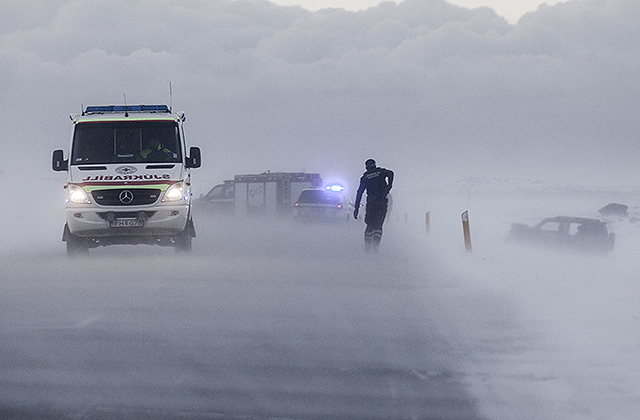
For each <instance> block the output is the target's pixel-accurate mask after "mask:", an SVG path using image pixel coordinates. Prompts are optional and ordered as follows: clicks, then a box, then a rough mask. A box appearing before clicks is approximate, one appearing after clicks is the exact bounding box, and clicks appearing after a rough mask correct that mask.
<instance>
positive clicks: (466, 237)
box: [462, 210, 471, 252]
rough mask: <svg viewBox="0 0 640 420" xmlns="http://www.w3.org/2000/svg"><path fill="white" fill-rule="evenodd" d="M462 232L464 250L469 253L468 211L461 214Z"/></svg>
mask: <svg viewBox="0 0 640 420" xmlns="http://www.w3.org/2000/svg"><path fill="white" fill-rule="evenodd" d="M462 231H463V232H464V248H465V249H466V250H467V252H471V233H470V231H469V210H465V211H464V213H462Z"/></svg>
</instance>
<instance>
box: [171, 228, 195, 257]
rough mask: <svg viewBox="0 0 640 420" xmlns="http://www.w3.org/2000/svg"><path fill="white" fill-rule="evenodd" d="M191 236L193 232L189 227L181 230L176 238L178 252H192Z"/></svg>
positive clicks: (175, 243)
mask: <svg viewBox="0 0 640 420" xmlns="http://www.w3.org/2000/svg"><path fill="white" fill-rule="evenodd" d="M191 238H192V237H191V232H190V230H189V229H185V230H183V231H182V232H180V234H179V235H177V236H176V237H175V238H174V246H175V248H176V252H190V251H191Z"/></svg>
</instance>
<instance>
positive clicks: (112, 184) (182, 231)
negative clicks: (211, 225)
mask: <svg viewBox="0 0 640 420" xmlns="http://www.w3.org/2000/svg"><path fill="white" fill-rule="evenodd" d="M71 118H72V120H73V132H72V136H71V147H70V150H71V153H70V156H69V158H68V159H67V160H65V159H64V152H63V151H62V150H55V151H54V152H53V170H54V171H66V172H67V174H68V175H67V184H66V186H65V188H66V190H67V199H66V206H65V212H66V224H65V226H64V233H63V236H62V240H63V241H66V243H67V253H69V254H79V253H86V252H87V250H88V249H89V248H94V247H98V246H106V245H113V244H153V245H166V246H174V247H175V248H176V250H181V251H188V250H190V249H191V239H192V238H193V237H195V228H194V225H193V220H192V218H191V176H190V169H191V168H199V167H200V163H201V159H200V149H199V148H197V147H191V148H190V149H189V151H188V155H187V149H186V145H185V138H184V131H183V127H182V125H183V122H184V120H185V117H184V114H174V113H172V112H171V111H170V110H169V108H168V107H167V106H166V105H124V106H113V105H109V106H89V107H86V108H85V109H84V110H83V112H82V114H80V115H76V116H72V117H71Z"/></svg>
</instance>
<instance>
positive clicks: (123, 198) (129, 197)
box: [120, 190, 133, 204]
mask: <svg viewBox="0 0 640 420" xmlns="http://www.w3.org/2000/svg"><path fill="white" fill-rule="evenodd" d="M132 201H133V193H132V192H131V191H129V190H124V191H122V192H121V193H120V202H121V203H122V204H131V202H132Z"/></svg>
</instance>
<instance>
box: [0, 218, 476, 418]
mask: <svg viewBox="0 0 640 420" xmlns="http://www.w3.org/2000/svg"><path fill="white" fill-rule="evenodd" d="M196 230H197V232H198V237H197V238H196V239H194V249H193V252H192V254H191V255H188V256H184V255H176V254H175V253H174V252H173V250H172V249H169V248H159V247H150V246H139V247H134V246H115V247H109V248H101V249H96V250H92V251H91V252H90V255H89V256H88V257H85V258H75V259H71V258H67V256H66V255H65V253H64V247H63V245H62V244H61V243H58V242H57V240H58V238H56V242H55V244H56V245H55V246H53V247H52V248H51V249H50V250H46V251H41V250H38V251H36V252H35V253H32V252H22V251H20V252H17V253H16V252H14V253H10V254H5V255H0V275H1V278H0V289H1V290H2V292H1V294H0V355H1V356H0V418H2V419H26V420H30V419H47V420H49V419H188V420H190V419H249V420H251V419H350V420H357V419H432V420H448V419H451V420H480V419H482V417H481V416H480V415H479V414H478V410H477V407H476V401H474V399H473V397H472V396H470V395H469V393H468V390H467V388H466V386H465V372H464V370H463V368H462V364H461V363H460V362H461V360H460V357H461V356H460V354H459V353H458V351H457V350H456V348H455V346H453V345H452V344H451V343H449V342H447V340H446V339H445V338H444V337H443V336H442V335H441V334H440V332H439V331H440V328H439V327H440V326H439V325H436V324H435V323H434V322H433V320H431V319H429V316H428V313H429V312H430V311H429V310H427V309H430V310H431V311H432V310H433V308H426V307H425V305H426V302H427V300H426V299H425V296H428V294H429V287H430V286H429V278H428V277H425V276H424V275H419V274H417V271H416V270H414V269H413V264H412V259H413V258H414V257H413V256H412V255H411V254H410V253H407V252H406V251H403V247H402V245H401V244H402V238H400V237H397V236H396V237H394V234H393V228H392V227H387V232H386V233H385V238H384V239H383V247H382V251H381V253H380V254H379V255H378V256H377V257H372V256H367V255H365V254H364V253H363V251H362V249H361V240H362V230H363V225H361V224H360V222H352V223H349V224H347V225H341V226H337V227H332V226H326V225H320V226H317V225H298V224H291V223H277V222H271V221H266V220H265V221H260V222H259V223H257V222H246V223H244V222H243V223H240V224H237V223H235V222H232V221H231V220H230V219H224V220H217V219H211V218H205V217H202V218H200V219H196ZM389 232H391V233H389Z"/></svg>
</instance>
